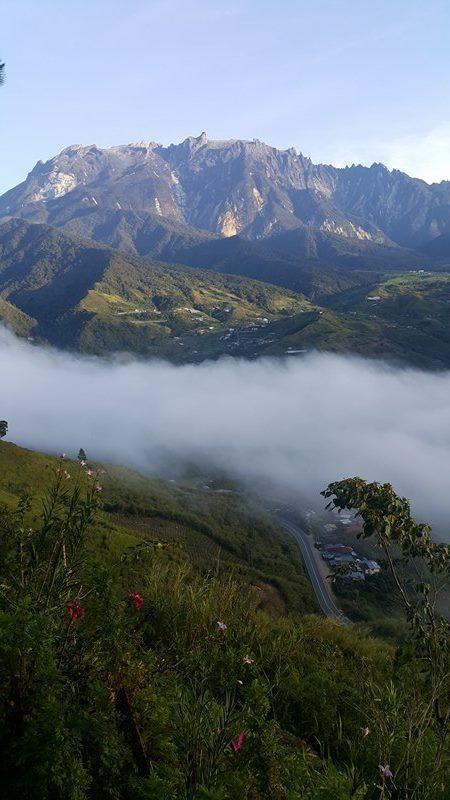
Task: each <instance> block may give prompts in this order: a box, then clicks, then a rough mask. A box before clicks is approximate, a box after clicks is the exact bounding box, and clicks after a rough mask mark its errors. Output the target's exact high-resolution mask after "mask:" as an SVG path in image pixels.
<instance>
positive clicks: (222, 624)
mask: <svg viewBox="0 0 450 800" xmlns="http://www.w3.org/2000/svg"><path fill="white" fill-rule="evenodd" d="M217 626H218V628H219V631H222V633H224V632H225V631H226V629H227V628H228V625H226V623H225V622H218V623H217Z"/></svg>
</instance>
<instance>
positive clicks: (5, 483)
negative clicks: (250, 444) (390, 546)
mask: <svg viewBox="0 0 450 800" xmlns="http://www.w3.org/2000/svg"><path fill="white" fill-rule="evenodd" d="M54 464H55V459H54V458H52V457H51V456H47V455H43V454H41V453H35V452H32V451H30V450H26V449H24V448H21V447H17V446H16V445H14V444H12V443H10V442H5V441H2V442H0V503H5V504H6V505H8V506H13V505H14V504H15V503H16V501H17V499H18V497H20V496H21V495H22V494H23V493H27V492H30V493H32V494H34V495H36V494H37V495H40V494H42V492H43V490H44V489H45V486H46V485H47V483H48V481H49V479H50V476H51V466H52V465H54ZM75 468H76V465H75V464H73V463H71V462H70V460H67V470H68V471H69V473H70V472H71V470H74V469H75ZM103 469H105V475H103V477H102V484H103V495H102V497H103V511H102V512H101V514H100V516H99V519H98V524H97V526H96V536H95V546H94V550H95V552H96V553H98V554H99V555H100V556H101V558H102V559H103V558H105V557H106V558H108V557H109V556H111V557H114V558H115V557H117V555H118V554H120V553H121V552H123V551H124V550H125V549H126V548H127V547H128V546H130V545H132V544H136V543H137V542H139V541H141V540H143V539H158V540H159V539H160V540H164V541H171V542H174V541H176V542H178V545H177V547H178V546H180V547H181V548H182V549H183V550H185V551H187V553H188V554H189V555H190V556H191V557H192V561H193V562H194V564H195V565H196V567H197V568H198V569H199V570H200V571H201V572H203V573H206V572H210V571H211V570H212V571H217V570H218V571H219V572H233V574H235V575H236V576H239V577H240V578H241V579H243V580H244V581H245V582H246V583H250V584H251V585H253V586H255V587H257V588H255V591H257V592H258V595H259V596H260V597H261V605H262V607H264V608H266V609H268V610H270V611H272V612H273V613H279V612H282V611H284V610H286V609H288V610H295V609H297V610H302V611H313V610H315V608H316V607H315V602H314V599H313V596H312V593H311V589H310V586H309V582H308V579H307V578H306V576H305V574H304V571H303V568H302V565H301V561H300V557H299V553H298V549H297V548H296V546H295V544H294V543H292V542H291V541H290V540H289V539H287V538H286V537H285V535H284V534H283V533H281V532H279V531H278V530H277V529H276V528H275V527H274V526H273V525H272V523H271V522H270V520H269V519H268V518H267V516H266V515H265V514H264V512H263V511H262V510H261V509H260V508H259V507H257V506H256V505H255V504H254V503H252V502H251V501H249V500H248V498H242V497H241V496H240V495H238V494H236V493H234V492H230V493H221V492H216V491H214V490H211V491H208V492H206V491H205V490H204V489H203V488H201V487H196V486H192V485H190V486H187V485H181V484H173V483H170V482H167V481H161V480H157V479H154V478H150V477H147V476H144V475H141V474H138V473H136V472H133V471H132V470H129V469H126V468H123V467H117V466H111V465H103ZM32 513H33V511H32ZM108 554H109V556H108Z"/></svg>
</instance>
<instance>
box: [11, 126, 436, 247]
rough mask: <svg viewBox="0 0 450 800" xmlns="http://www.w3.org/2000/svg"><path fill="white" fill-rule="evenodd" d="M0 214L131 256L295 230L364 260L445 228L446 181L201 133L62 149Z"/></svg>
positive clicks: (18, 188)
mask: <svg viewBox="0 0 450 800" xmlns="http://www.w3.org/2000/svg"><path fill="white" fill-rule="evenodd" d="M8 216H19V217H24V218H25V219H28V220H31V221H35V222H45V223H48V224H51V225H54V226H56V227H61V228H64V229H66V230H67V231H68V232H70V233H73V234H76V235H81V236H84V237H89V238H92V239H94V240H96V241H101V242H103V243H106V244H109V245H110V246H112V247H116V248H119V249H122V250H125V251H127V252H132V253H134V254H140V255H151V256H156V257H161V254H162V253H163V251H164V255H165V257H166V258H167V260H173V257H174V254H176V253H177V252H180V251H183V250H184V251H187V250H189V249H190V248H191V247H197V246H198V245H200V244H202V243H203V242H207V243H211V242H213V241H214V240H217V239H218V238H219V237H235V236H240V237H244V238H245V239H250V240H260V239H266V238H267V237H272V236H273V235H278V234H282V233H284V232H286V231H293V230H295V229H302V230H303V231H304V235H305V236H306V237H308V236H310V237H311V238H312V241H313V242H314V240H315V239H317V238H318V239H319V241H326V240H327V239H329V241H331V243H333V242H335V241H336V239H337V240H340V241H345V242H347V243H349V246H350V248H351V247H357V248H358V249H359V252H360V254H364V253H365V252H366V251H367V253H368V255H369V257H370V254H371V250H372V249H373V248H374V247H381V248H384V247H387V248H388V250H389V251H391V252H392V251H393V250H394V249H395V247H406V248H417V247H421V246H423V245H425V244H426V243H427V242H429V241H431V240H433V239H435V238H436V237H438V236H440V235H443V234H446V233H449V232H450V183H449V182H445V181H443V182H442V183H440V184H431V185H429V184H427V183H425V182H424V181H422V180H418V179H416V178H411V177H409V176H408V175H406V174H404V173H402V172H399V171H398V170H393V171H392V172H391V171H389V170H388V169H387V168H386V167H384V166H383V165H381V164H374V165H372V167H370V168H367V167H362V166H352V167H346V168H343V169H338V168H336V167H333V166H328V165H323V164H313V163H312V162H311V161H310V159H308V158H306V157H305V156H303V155H301V154H297V153H296V151H295V150H294V149H290V150H286V151H280V150H277V149H275V148H273V147H269V146H268V145H266V144H264V143H262V142H259V141H257V140H254V141H240V140H231V141H225V142H221V141H209V140H208V139H207V137H206V134H204V133H202V134H201V135H200V136H198V137H192V136H191V137H189V138H187V139H186V140H185V141H184V142H182V143H181V144H177V145H170V146H169V147H163V146H162V145H160V144H157V143H155V142H147V141H143V142H138V143H136V144H130V145H124V146H118V147H111V148H108V149H100V148H98V147H96V146H95V145H93V146H82V145H72V146H70V147H68V148H66V149H65V150H63V151H62V152H61V153H60V154H59V155H57V156H55V157H54V158H52V159H50V160H49V161H47V162H46V163H45V164H44V163H42V162H38V163H37V164H36V166H35V167H34V169H32V171H31V172H30V173H29V175H28V177H27V178H26V180H25V181H24V182H23V183H21V184H20V185H19V186H16V187H15V188H14V189H11V190H10V191H8V192H6V194H4V195H3V196H2V197H1V198H0V217H1V218H6V217H8ZM331 249H333V248H332V247H331ZM313 251H314V244H313ZM291 255H294V256H295V255H296V253H295V252H294V253H291ZM297 255H298V254H297ZM300 255H304V254H303V253H300Z"/></svg>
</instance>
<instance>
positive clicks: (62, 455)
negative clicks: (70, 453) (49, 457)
mask: <svg viewBox="0 0 450 800" xmlns="http://www.w3.org/2000/svg"><path fill="white" fill-rule="evenodd" d="M65 457H66V454H65V453H58V458H65Z"/></svg>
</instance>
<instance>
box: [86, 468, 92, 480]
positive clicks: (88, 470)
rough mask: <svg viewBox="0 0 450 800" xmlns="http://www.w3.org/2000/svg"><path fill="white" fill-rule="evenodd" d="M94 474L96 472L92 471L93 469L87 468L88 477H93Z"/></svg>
mask: <svg viewBox="0 0 450 800" xmlns="http://www.w3.org/2000/svg"><path fill="white" fill-rule="evenodd" d="M93 474H94V473H93V472H92V470H91V469H87V470H86V475H87V476H88V478H92V476H93Z"/></svg>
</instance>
